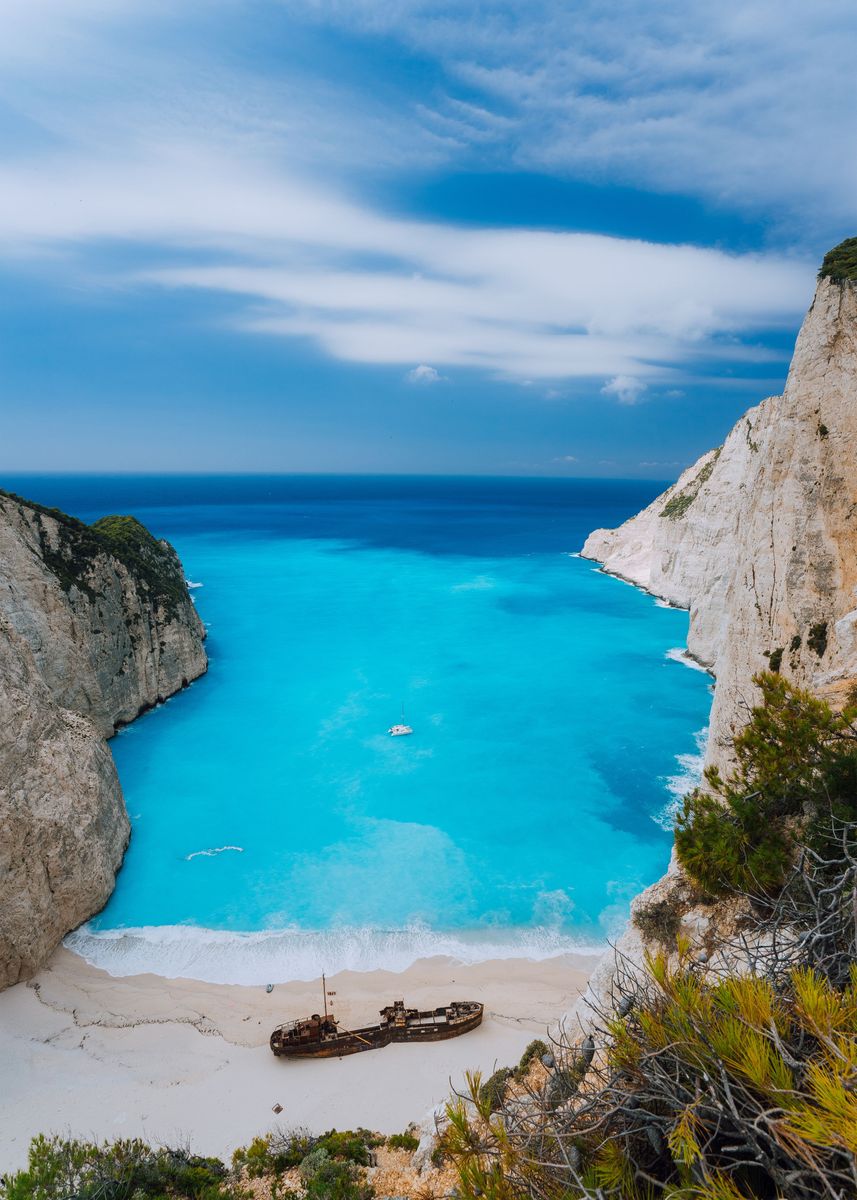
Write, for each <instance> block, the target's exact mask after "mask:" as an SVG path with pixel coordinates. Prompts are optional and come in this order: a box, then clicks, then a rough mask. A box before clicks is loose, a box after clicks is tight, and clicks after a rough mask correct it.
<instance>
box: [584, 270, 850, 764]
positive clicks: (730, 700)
mask: <svg viewBox="0 0 857 1200" xmlns="http://www.w3.org/2000/svg"><path fill="white" fill-rule="evenodd" d="M855 446H857V285H855V284H853V283H850V282H847V281H844V282H834V281H832V280H830V279H822V280H820V282H819V284H818V288H817V290H816V294H815V299H814V300H813V303H812V306H811V308H810V310H809V312H808V313H807V316H806V319H805V320H804V323H803V327H802V328H801V331H800V334H799V336H798V340H797V345H796V347H795V352H794V357H793V359H792V364H791V369H790V371H789V376H788V381H787V383H786V388H785V391H784V393H783V395H782V396H774V397H771V398H770V399H768V400H765V401H763V402H762V403H761V404H760V405H759V406H758V407H757V408H754V409H751V410H750V411H749V412H748V413H746V414H745V416H743V417H742V418H741V420H740V421H739V422H738V423H737V425H736V426H735V427H734V429H733V430H732V432H731V433H730V434H729V436H728V438H727V439H726V441H725V443H724V444H723V446H722V448H721V449H720V450H719V451H710V452H709V453H708V454H706V455H704V456H703V457H702V458H701V459H700V460H699V462H697V463H696V464H695V465H694V466H693V467H691V468H690V469H689V470H687V471H685V473H684V474H683V475H682V476H681V478H680V479H679V480H678V482H677V483H676V484H674V485H673V487H671V488H669V489H668V490H667V491H666V492H664V494H663V495H662V496H659V497H658V499H657V500H655V501H654V503H653V504H651V505H650V506H649V508H647V509H646V510H645V511H644V512H642V513H640V514H639V515H638V516H636V517H634V518H633V519H632V520H630V521H628V522H627V523H626V524H625V525H623V526H621V527H620V528H619V529H615V530H603V529H600V530H596V531H595V532H594V533H593V534H592V535H591V536H590V537H589V538H588V539H587V541H586V544H585V546H584V548H583V554H584V555H585V556H586V557H588V558H594V559H597V560H598V561H599V562H602V563H603V564H604V566H605V568H606V569H607V570H608V571H612V572H615V573H617V574H620V575H622V576H623V577H625V578H627V579H629V580H631V581H632V582H634V583H637V584H639V585H640V586H642V587H645V588H647V589H648V590H650V591H652V592H654V593H656V594H657V595H659V596H662V597H664V598H665V599H668V600H670V601H672V602H673V603H675V604H679V605H681V606H682V607H686V608H689V609H690V632H689V636H688V649H689V650H690V652H691V653H692V654H693V655H694V656H695V657H696V658H698V659H699V660H700V661H701V662H703V663H704V664H705V665H706V666H708V667H710V668H711V669H712V670H713V672H714V674H715V676H716V679H717V683H716V687H715V695H714V703H713V707H712V714H711V735H710V740H709V750H708V759H709V762H713V763H720V764H723V763H724V762H725V761H726V760H727V759H728V745H729V740H730V734H731V732H732V730H733V729H735V728H737V727H739V726H740V725H741V724H742V723H743V719H744V714H745V712H746V711H747V706H748V705H749V704H752V703H753V702H754V700H755V694H754V692H755V689H754V688H753V685H752V683H751V679H752V676H753V674H755V673H756V672H757V671H760V670H763V669H766V668H767V667H768V666H769V665H770V666H771V667H773V668H777V669H779V670H781V671H782V672H783V673H784V674H786V675H788V677H789V678H790V679H793V680H794V681H796V682H797V683H799V684H801V685H803V686H806V687H809V688H811V689H812V690H813V691H815V692H818V693H820V694H822V695H825V696H827V697H828V698H830V699H832V700H834V701H835V700H837V699H838V698H841V697H844V695H845V693H846V692H847V690H848V688H849V686H850V685H851V683H852V681H854V679H855V678H857V594H856V593H855V587H856V586H857V470H855V460H854V447H855Z"/></svg>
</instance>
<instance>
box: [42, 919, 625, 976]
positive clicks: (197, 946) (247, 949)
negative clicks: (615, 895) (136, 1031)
mask: <svg viewBox="0 0 857 1200" xmlns="http://www.w3.org/2000/svg"><path fill="white" fill-rule="evenodd" d="M63 944H64V945H65V946H66V948H67V949H69V950H72V951H74V953H75V954H79V955H80V956H81V958H84V959H85V960H86V961H87V962H88V963H91V964H92V965H93V966H95V967H100V968H101V969H102V970H104V971H107V972H108V974H110V975H114V976H125V975H141V974H147V973H152V974H155V975H161V976H164V977H166V978H167V979H198V980H201V981H203V982H205V983H238V984H249V985H260V984H266V983H287V982H291V981H295V980H303V981H310V980H313V979H318V978H319V977H320V975H321V973H322V971H324V972H326V973H327V974H328V975H335V974H336V973H337V972H338V971H376V970H386V971H404V970H405V969H406V968H407V967H409V966H411V965H412V964H413V963H415V962H416V961H417V960H418V959H421V958H432V957H436V956H443V957H446V958H453V959H455V960H456V961H457V962H462V963H466V964H470V963H477V962H486V961H488V960H489V959H497V958H500V959H507V958H529V959H534V960H536V961H540V960H543V959H547V958H556V957H557V956H558V955H561V954H573V953H578V954H597V953H600V952H602V950H603V949H604V947H603V946H601V945H598V944H596V943H594V942H593V943H586V942H584V941H583V940H581V939H574V938H572V937H570V936H569V935H568V934H565V933H562V932H560V931H559V930H556V929H549V928H547V927H543V928H536V929H518V930H515V929H511V930H510V929H504V930H499V929H496V930H474V931H461V932H458V931H451V932H443V931H438V930H432V929H429V928H428V927H425V926H420V925H413V926H411V927H410V928H408V929H402V930H384V929H357V928H351V929H333V930H328V931H327V932H315V931H309V930H303V929H278V930H266V931H262V932H256V933H232V932H229V931H227V930H220V929H205V928H203V927H201V926H198V925H163V926H141V927H139V928H135V929H102V930H96V929H93V928H91V927H90V926H89V925H82V926H81V927H80V929H76V930H75V931H74V932H73V933H70V934H69V935H68V936H67V937H66V938H65V940H64V943H63Z"/></svg>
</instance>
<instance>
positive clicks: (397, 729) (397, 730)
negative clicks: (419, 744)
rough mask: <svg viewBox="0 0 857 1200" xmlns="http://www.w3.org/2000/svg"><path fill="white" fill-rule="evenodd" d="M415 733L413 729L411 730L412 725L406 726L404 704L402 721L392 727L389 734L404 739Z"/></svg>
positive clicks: (403, 706)
mask: <svg viewBox="0 0 857 1200" xmlns="http://www.w3.org/2000/svg"><path fill="white" fill-rule="evenodd" d="M413 732H414V731H413V729H411V727H410V725H406V724H405V705H404V702H403V703H402V720H401V722H400V724H398V725H391V726H390V728H389V729H388V730H387V733H389V735H390V737H404V736H405V735H406V734H408V733H413Z"/></svg>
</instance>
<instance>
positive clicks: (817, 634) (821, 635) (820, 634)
mask: <svg viewBox="0 0 857 1200" xmlns="http://www.w3.org/2000/svg"><path fill="white" fill-rule="evenodd" d="M806 644H807V646H809V648H810V650H814V651H815V652H816V654H817V655H818V657H819V658H821V657H822V656H823V655H824V652H825V650H826V649H827V622H826V621H819V622H818V624H817V625H813V626H812V628H811V629H810V631H809V633H808V634H807V638H806Z"/></svg>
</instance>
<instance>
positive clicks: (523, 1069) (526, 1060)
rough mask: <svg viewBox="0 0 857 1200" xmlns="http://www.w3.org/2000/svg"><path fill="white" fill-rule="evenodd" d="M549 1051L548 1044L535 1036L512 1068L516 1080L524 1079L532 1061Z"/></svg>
mask: <svg viewBox="0 0 857 1200" xmlns="http://www.w3.org/2000/svg"><path fill="white" fill-rule="evenodd" d="M550 1052H551V1051H550V1046H548V1044H547V1042H543V1041H542V1039H541V1038H535V1039H534V1040H533V1041H532V1042H530V1044H529V1045H528V1046H527V1048H526V1050H525V1051H524V1053H523V1054H522V1055H521V1061H520V1062H519V1063H518V1065H517V1067H515V1070H514V1076H515V1078H516V1079H518V1080H521V1079H526V1077H527V1073H528V1072H529V1069H530V1066H531V1065H532V1063H533V1061H534V1060H535V1059H537V1058H541V1057H542V1055H544V1054H550Z"/></svg>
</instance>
